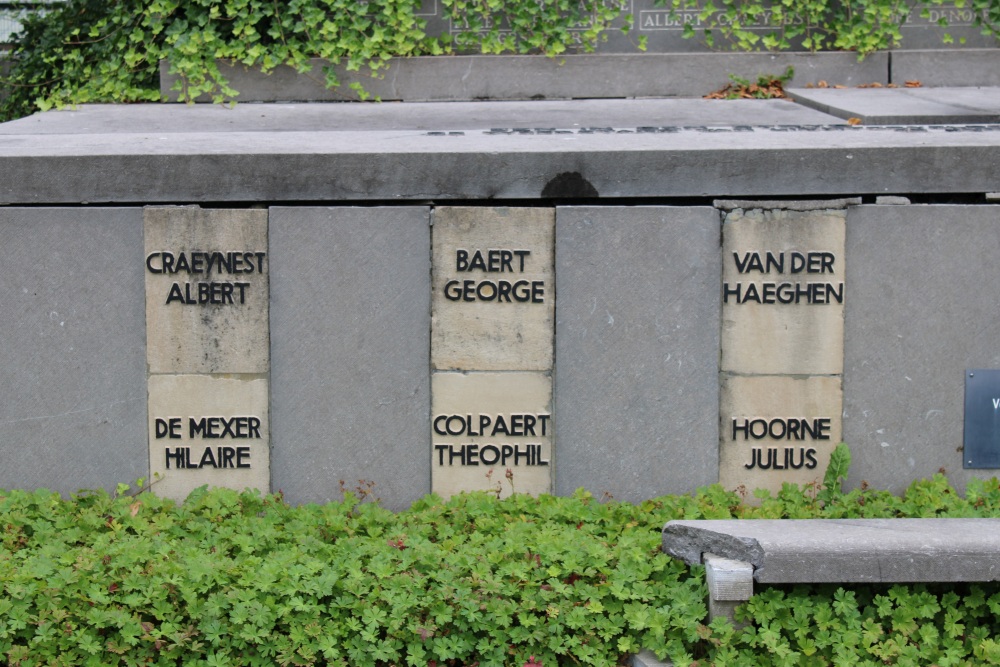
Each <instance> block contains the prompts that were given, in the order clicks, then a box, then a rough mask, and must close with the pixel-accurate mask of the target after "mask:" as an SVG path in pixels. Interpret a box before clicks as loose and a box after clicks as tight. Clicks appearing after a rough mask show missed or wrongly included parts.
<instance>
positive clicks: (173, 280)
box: [144, 206, 269, 373]
mask: <svg viewBox="0 0 1000 667" xmlns="http://www.w3.org/2000/svg"><path fill="white" fill-rule="evenodd" d="M144 221H145V253H146V255H145V273H146V356H147V361H148V363H149V372H150V373H267V372H268V368H269V363H268V359H269V351H268V345H269V340H268V257H267V211H266V210H261V209H241V210H220V209H201V208H198V207H196V206H169V207H168V206H156V207H147V208H146V209H145V213H144Z"/></svg>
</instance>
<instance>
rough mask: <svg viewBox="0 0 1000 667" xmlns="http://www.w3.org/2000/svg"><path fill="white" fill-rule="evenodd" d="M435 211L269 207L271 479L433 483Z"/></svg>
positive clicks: (406, 494)
mask: <svg viewBox="0 0 1000 667" xmlns="http://www.w3.org/2000/svg"><path fill="white" fill-rule="evenodd" d="M429 215H430V212H429V210H428V209H427V208H423V207H414V208H291V207H274V208H271V209H270V252H271V255H270V258H271V264H270V270H271V369H272V370H271V488H272V490H274V491H279V490H280V491H283V492H284V494H285V498H286V499H287V500H288V501H289V502H293V503H303V502H325V501H328V500H336V499H340V497H341V494H340V490H339V480H344V482H345V483H346V485H347V487H348V488H354V487H355V486H356V485H357V483H358V480H367V481H372V482H375V487H374V494H375V495H376V496H378V497H379V498H381V500H382V502H383V504H384V506H386V507H389V508H392V509H401V508H404V507H406V506H408V505H409V504H410V503H411V502H413V501H414V500H416V499H417V498H419V497H421V496H422V495H424V494H425V493H428V492H429V491H430V454H429V447H428V434H429V433H430V420H429V414H430V375H429V372H430V371H429V369H430V296H431V287H430V226H429Z"/></svg>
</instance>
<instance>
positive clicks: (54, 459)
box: [0, 208, 149, 494]
mask: <svg viewBox="0 0 1000 667" xmlns="http://www.w3.org/2000/svg"><path fill="white" fill-rule="evenodd" d="M141 257H142V211H141V209H138V208H114V209H106V208H87V209H65V208H32V209H18V208H2V209H0V284H2V285H3V298H2V303H3V308H2V315H3V316H2V317H0V341H3V344H2V345H0V368H2V369H3V371H2V372H0V396H3V400H2V401H0V488H6V489H13V488H24V489H33V488H38V487H45V488H49V489H52V490H54V491H58V492H60V493H63V494H69V493H75V492H77V491H79V490H80V489H95V488H105V489H109V490H113V489H114V488H115V485H116V484H118V483H121V482H133V481H135V480H136V479H137V478H139V477H143V476H146V475H147V474H148V470H149V468H148V459H147V457H146V445H145V440H146V436H145V433H146V358H145V357H146V354H145V327H144V311H143V289H142V284H143V283H142V280H143V278H142V272H143V268H142V260H141Z"/></svg>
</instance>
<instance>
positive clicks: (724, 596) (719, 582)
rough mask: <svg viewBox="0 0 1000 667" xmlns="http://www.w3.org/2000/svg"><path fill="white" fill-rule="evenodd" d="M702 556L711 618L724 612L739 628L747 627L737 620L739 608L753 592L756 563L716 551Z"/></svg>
mask: <svg viewBox="0 0 1000 667" xmlns="http://www.w3.org/2000/svg"><path fill="white" fill-rule="evenodd" d="M702 560H703V561H704V563H705V584H706V585H707V587H708V620H709V622H711V621H712V620H713V619H714V618H716V617H717V616H722V617H723V618H725V619H727V620H728V621H729V622H730V623H732V624H733V625H734V626H736V627H737V629H740V628H742V627H744V625H745V624H743V623H738V622H737V621H736V608H737V607H738V606H739V605H741V604H743V603H745V602H746V601H747V600H749V599H750V597H751V596H752V595H753V566H752V565H751V564H750V563H747V562H744V561H739V560H732V559H731V558H720V557H719V556H716V555H715V554H713V553H705V554H702Z"/></svg>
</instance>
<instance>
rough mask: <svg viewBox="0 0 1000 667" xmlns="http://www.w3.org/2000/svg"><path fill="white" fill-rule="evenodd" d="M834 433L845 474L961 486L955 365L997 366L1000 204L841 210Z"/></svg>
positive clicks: (959, 380)
mask: <svg viewBox="0 0 1000 667" xmlns="http://www.w3.org/2000/svg"><path fill="white" fill-rule="evenodd" d="M847 252H848V254H849V256H850V262H849V263H848V266H847V272H848V273H847V280H848V282H849V284H850V285H851V286H852V291H851V298H850V299H848V300H847V305H846V311H847V312H846V342H845V350H844V355H845V359H844V439H845V441H846V442H847V444H848V445H850V447H851V455H852V465H851V475H850V478H849V481H850V483H851V484H853V485H858V484H860V483H861V481H862V480H865V481H867V482H868V483H870V484H871V485H872V486H873V487H875V488H880V489H890V490H892V491H893V492H897V493H898V492H901V491H903V490H904V489H905V488H906V487H907V486H909V484H910V482H911V481H912V480H914V479H919V478H927V477H931V476H932V475H934V473H936V472H938V470H940V469H942V468H943V469H945V470H946V471H947V473H948V479H949V481H950V482H951V483H952V484H954V485H955V486H956V487H957V488H958V489H959V490H962V489H964V488H965V484H966V482H967V481H968V480H969V479H971V478H972V477H983V478H988V477H991V476H993V475H994V474H996V471H989V470H978V471H977V470H963V469H962V452H961V449H962V444H963V440H962V429H963V414H964V387H965V369H967V368H1000V349H998V347H997V340H996V332H997V331H998V330H1000V310H998V309H997V307H996V298H995V294H994V290H993V289H992V287H991V286H993V285H996V284H1000V263H998V262H997V257H1000V206H995V205H985V206H917V205H913V206H862V207H859V208H855V209H852V210H851V212H850V214H849V216H848V230H847Z"/></svg>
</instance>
